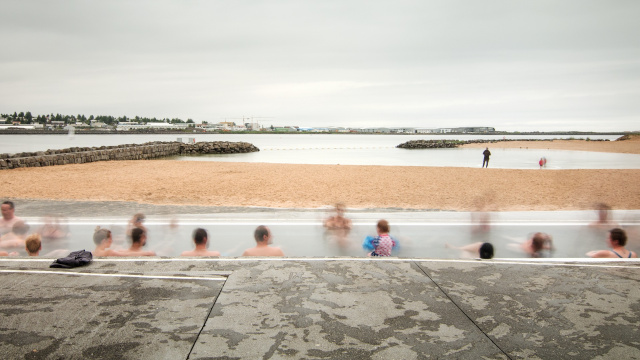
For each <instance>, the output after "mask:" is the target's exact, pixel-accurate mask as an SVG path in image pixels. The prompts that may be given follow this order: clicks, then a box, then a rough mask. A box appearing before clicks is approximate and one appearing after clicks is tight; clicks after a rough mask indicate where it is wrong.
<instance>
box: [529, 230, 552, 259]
mask: <svg viewBox="0 0 640 360" xmlns="http://www.w3.org/2000/svg"><path fill="white" fill-rule="evenodd" d="M550 241H551V237H549V235H547V234H545V233H541V232H537V233H535V234H533V237H532V238H531V247H532V248H533V256H534V257H538V256H540V250H542V249H544V247H545V245H547V244H548V243H549V242H550Z"/></svg>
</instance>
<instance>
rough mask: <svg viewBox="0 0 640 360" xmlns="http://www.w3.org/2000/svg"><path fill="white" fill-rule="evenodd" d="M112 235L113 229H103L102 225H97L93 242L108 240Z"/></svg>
mask: <svg viewBox="0 0 640 360" xmlns="http://www.w3.org/2000/svg"><path fill="white" fill-rule="evenodd" d="M110 237H111V230H108V229H101V228H100V226H98V227H96V230H95V231H94V232H93V242H94V243H95V244H96V245H100V244H102V242H103V241H105V240H107V239H108V238H110Z"/></svg>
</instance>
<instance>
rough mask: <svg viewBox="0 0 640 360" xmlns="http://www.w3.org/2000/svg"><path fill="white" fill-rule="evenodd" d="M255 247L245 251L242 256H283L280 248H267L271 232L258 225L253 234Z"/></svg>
mask: <svg viewBox="0 0 640 360" xmlns="http://www.w3.org/2000/svg"><path fill="white" fill-rule="evenodd" d="M253 237H254V239H255V240H256V246H255V247H252V248H250V249H247V250H245V251H244V252H243V253H242V256H284V253H283V252H282V250H281V249H280V248H277V247H272V246H269V244H271V239H272V236H271V230H269V228H268V227H266V226H264V225H260V226H258V227H257V228H256V231H254V233H253Z"/></svg>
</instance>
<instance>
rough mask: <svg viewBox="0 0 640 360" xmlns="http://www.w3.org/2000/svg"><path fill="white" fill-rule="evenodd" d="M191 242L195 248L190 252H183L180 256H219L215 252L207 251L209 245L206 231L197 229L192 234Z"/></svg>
mask: <svg viewBox="0 0 640 360" xmlns="http://www.w3.org/2000/svg"><path fill="white" fill-rule="evenodd" d="M193 242H194V243H195V244H196V248H195V249H194V250H192V251H183V252H182V254H180V256H220V253H219V252H217V251H209V250H208V249H207V247H208V245H209V235H208V234H207V230H205V229H202V228H198V229H196V230H195V231H194V232H193Z"/></svg>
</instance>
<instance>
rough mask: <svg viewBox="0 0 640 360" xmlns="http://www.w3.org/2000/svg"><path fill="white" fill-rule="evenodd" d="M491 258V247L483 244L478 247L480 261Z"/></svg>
mask: <svg viewBox="0 0 640 360" xmlns="http://www.w3.org/2000/svg"><path fill="white" fill-rule="evenodd" d="M491 258H493V245H491V244H490V243H484V244H482V246H480V259H491Z"/></svg>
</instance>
